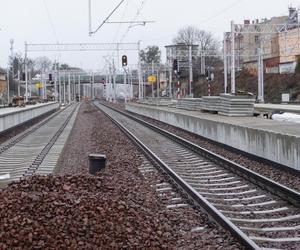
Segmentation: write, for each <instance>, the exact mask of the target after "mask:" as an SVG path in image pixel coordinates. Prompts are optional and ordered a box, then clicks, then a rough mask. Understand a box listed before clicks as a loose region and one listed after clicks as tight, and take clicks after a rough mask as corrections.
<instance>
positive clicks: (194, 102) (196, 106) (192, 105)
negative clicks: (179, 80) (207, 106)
mask: <svg viewBox="0 0 300 250" xmlns="http://www.w3.org/2000/svg"><path fill="white" fill-rule="evenodd" d="M202 104H203V101H202V98H182V99H178V101H177V104H176V108H178V109H185V110H201V109H202Z"/></svg>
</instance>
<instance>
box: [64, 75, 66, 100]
mask: <svg viewBox="0 0 300 250" xmlns="http://www.w3.org/2000/svg"><path fill="white" fill-rule="evenodd" d="M64 103H66V73H64Z"/></svg>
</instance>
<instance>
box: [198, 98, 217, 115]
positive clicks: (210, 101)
mask: <svg viewBox="0 0 300 250" xmlns="http://www.w3.org/2000/svg"><path fill="white" fill-rule="evenodd" d="M202 100H203V105H202V110H204V111H209V112H218V111H219V109H220V97H219V96H203V97H202Z"/></svg>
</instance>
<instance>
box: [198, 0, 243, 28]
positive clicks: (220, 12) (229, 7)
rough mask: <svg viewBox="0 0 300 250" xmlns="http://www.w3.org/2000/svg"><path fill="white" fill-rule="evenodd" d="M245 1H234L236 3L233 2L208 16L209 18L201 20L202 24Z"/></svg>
mask: <svg viewBox="0 0 300 250" xmlns="http://www.w3.org/2000/svg"><path fill="white" fill-rule="evenodd" d="M243 1H244V0H238V1H236V2H234V3H232V4H231V5H229V6H228V7H226V8H224V9H223V10H221V11H219V12H217V13H216V14H215V15H213V16H210V17H208V18H206V19H204V20H202V21H200V24H203V23H206V22H208V21H210V20H212V19H214V18H216V17H218V16H220V15H222V14H224V13H225V12H227V11H228V10H230V9H232V8H233V7H235V6H236V5H239V4H241V2H243Z"/></svg>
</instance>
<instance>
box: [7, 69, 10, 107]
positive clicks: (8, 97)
mask: <svg viewBox="0 0 300 250" xmlns="http://www.w3.org/2000/svg"><path fill="white" fill-rule="evenodd" d="M9 99H10V96H9V67H7V105H9Z"/></svg>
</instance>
